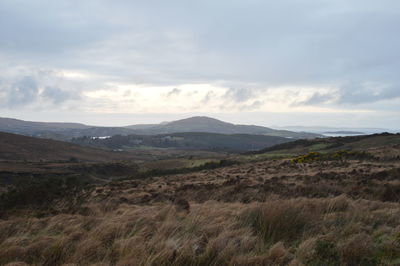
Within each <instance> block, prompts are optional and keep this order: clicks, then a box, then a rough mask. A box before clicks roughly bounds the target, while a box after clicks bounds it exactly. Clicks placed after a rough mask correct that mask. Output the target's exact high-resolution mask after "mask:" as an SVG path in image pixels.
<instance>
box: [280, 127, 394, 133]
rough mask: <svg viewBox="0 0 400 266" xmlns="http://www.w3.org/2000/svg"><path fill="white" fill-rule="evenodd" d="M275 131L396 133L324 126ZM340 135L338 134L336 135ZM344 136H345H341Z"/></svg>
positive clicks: (379, 129)
mask: <svg viewBox="0 0 400 266" xmlns="http://www.w3.org/2000/svg"><path fill="white" fill-rule="evenodd" d="M275 128H277V129H283V130H289V131H295V132H311V133H317V134H325V133H327V134H331V132H362V133H363V134H378V133H383V132H389V133H396V132H397V131H396V130H390V129H387V128H367V127H360V128H358V127H354V128H351V127H326V126H287V127H275ZM336 134H340V133H336ZM343 135H345V134H343Z"/></svg>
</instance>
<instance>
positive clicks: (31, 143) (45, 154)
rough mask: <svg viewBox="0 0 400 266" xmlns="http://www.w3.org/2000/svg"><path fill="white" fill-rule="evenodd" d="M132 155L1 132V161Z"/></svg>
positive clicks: (97, 159) (106, 158)
mask: <svg viewBox="0 0 400 266" xmlns="http://www.w3.org/2000/svg"><path fill="white" fill-rule="evenodd" d="M131 157H132V155H130V154H127V153H121V152H112V151H105V150H101V149H95V148H89V147H82V146H79V145H76V144H72V143H69V142H62V141H56V140H50V139H42V138H35V137H28V136H22V135H17V134H11V133H5V132H0V161H1V160H7V161H9V160H21V161H22V160H26V161H58V160H60V161H66V160H70V161H87V162H105V161H116V160H128V159H131Z"/></svg>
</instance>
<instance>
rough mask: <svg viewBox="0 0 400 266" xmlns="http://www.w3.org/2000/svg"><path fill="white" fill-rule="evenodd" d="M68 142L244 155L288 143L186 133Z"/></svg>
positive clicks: (276, 139) (258, 137)
mask: <svg viewBox="0 0 400 266" xmlns="http://www.w3.org/2000/svg"><path fill="white" fill-rule="evenodd" d="M72 141H73V142H74V143H76V144H80V145H87V146H92V147H99V148H108V149H121V150H130V149H132V148H133V149H134V148H140V147H143V146H145V147H149V148H173V149H181V150H208V151H220V152H244V151H252V150H259V149H262V148H265V147H270V146H273V145H276V144H281V143H286V142H289V141H292V140H291V139H288V138H283V137H276V136H266V135H250V134H218V133H206V132H186V133H172V134H163V135H128V136H121V135H118V136H113V137H110V138H106V139H93V138H89V137H81V138H76V139H73V140H72Z"/></svg>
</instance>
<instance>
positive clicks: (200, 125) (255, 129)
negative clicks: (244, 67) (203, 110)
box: [127, 116, 322, 139]
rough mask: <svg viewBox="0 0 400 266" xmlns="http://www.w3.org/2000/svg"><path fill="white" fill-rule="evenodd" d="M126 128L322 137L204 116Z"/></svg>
mask: <svg viewBox="0 0 400 266" xmlns="http://www.w3.org/2000/svg"><path fill="white" fill-rule="evenodd" d="M127 128H131V129H132V128H135V129H136V132H137V133H140V134H151V135H156V134H170V133H180V132H208V133H219V134H251V135H268V136H279V137H286V138H295V139H301V138H316V137H321V136H322V135H319V134H314V133H306V132H292V131H287V130H275V129H272V128H268V127H263V126H255V125H235V124H232V123H227V122H223V121H220V120H217V119H214V118H210V117H205V116H196V117H190V118H186V119H181V120H177V121H173V122H169V123H163V124H159V125H155V126H151V125H146V128H142V129H138V127H137V126H128V127H127Z"/></svg>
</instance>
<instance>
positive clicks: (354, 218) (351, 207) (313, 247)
mask: <svg viewBox="0 0 400 266" xmlns="http://www.w3.org/2000/svg"><path fill="white" fill-rule="evenodd" d="M101 204H103V203H98V204H93V205H92V206H90V209H91V210H92V211H91V214H90V215H88V216H82V215H65V214H63V215H56V216H53V217H48V218H40V219H38V218H29V219H26V218H14V219H11V220H5V221H1V222H0V236H1V238H0V243H1V244H0V264H1V265H6V264H7V263H12V262H13V263H14V265H23V264H21V263H22V262H24V263H28V264H33V265H64V264H70V265H286V264H290V265H302V264H304V265H341V264H342V265H360V264H364V265H380V264H389V263H396V262H398V260H399V259H400V222H399V221H400V208H399V204H398V203H382V202H373V201H366V200H358V201H354V200H351V199H347V198H345V197H338V198H333V199H304V198H298V199H292V200H277V199H271V200H269V201H267V202H265V203H249V204H243V203H222V202H215V201H208V202H205V203H203V204H196V203H192V204H191V210H190V212H189V213H186V212H178V211H177V210H176V208H175V207H174V206H173V205H172V204H155V205H153V206H136V205H127V204H120V205H119V206H118V207H117V208H115V209H114V210H107V211H102V209H104V208H102V207H101V206H99V205H101ZM17 262H18V263H20V264H15V263H17ZM367 263H368V264H367Z"/></svg>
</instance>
